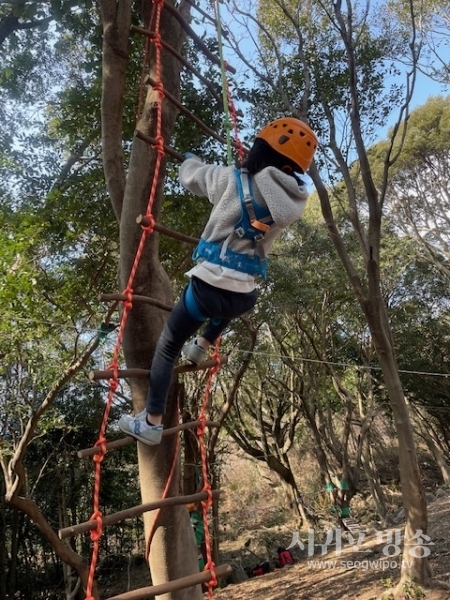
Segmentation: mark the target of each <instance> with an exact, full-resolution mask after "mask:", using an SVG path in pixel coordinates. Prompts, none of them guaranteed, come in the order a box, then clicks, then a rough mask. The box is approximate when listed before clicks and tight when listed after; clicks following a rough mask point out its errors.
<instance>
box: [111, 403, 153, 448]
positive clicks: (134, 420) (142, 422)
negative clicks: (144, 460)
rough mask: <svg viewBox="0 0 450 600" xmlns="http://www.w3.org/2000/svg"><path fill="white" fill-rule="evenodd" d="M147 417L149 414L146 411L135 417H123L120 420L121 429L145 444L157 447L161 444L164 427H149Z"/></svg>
mask: <svg viewBox="0 0 450 600" xmlns="http://www.w3.org/2000/svg"><path fill="white" fill-rule="evenodd" d="M146 417H147V412H146V411H145V410H144V411H143V412H141V413H139V414H138V415H135V416H134V417H132V416H131V415H122V416H121V417H120V419H119V429H120V430H121V431H123V432H124V433H126V434H128V435H131V436H133V437H134V438H136V439H137V440H139V441H140V442H142V443H143V444H147V445H148V446H156V445H157V444H159V443H160V442H161V436H162V432H163V426H162V425H149V424H148V423H147V418H146Z"/></svg>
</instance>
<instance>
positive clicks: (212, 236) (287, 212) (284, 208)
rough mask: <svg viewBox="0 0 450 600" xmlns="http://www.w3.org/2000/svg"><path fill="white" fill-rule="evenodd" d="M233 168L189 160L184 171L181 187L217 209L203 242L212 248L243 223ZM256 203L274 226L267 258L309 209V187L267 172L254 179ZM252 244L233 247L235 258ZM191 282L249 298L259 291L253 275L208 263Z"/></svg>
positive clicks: (267, 242)
mask: <svg viewBox="0 0 450 600" xmlns="http://www.w3.org/2000/svg"><path fill="white" fill-rule="evenodd" d="M234 171H235V169H234V167H223V166H218V165H208V164H205V163H203V162H202V161H201V159H199V158H198V157H192V158H188V159H187V160H185V161H184V162H183V163H182V164H181V167H180V172H179V176H180V181H181V184H182V185H183V187H185V188H186V189H187V190H189V191H190V192H192V193H193V194H195V195H196V196H206V197H207V198H208V199H209V201H210V202H211V204H212V205H213V208H212V211H211V214H210V216H209V219H208V222H207V223H206V226H205V228H204V230H203V233H202V238H203V239H205V240H207V241H209V242H223V241H225V240H226V239H227V238H228V236H230V234H232V233H233V231H234V229H235V227H236V225H237V223H238V222H239V219H240V218H241V212H242V209H241V201H240V197H239V191H238V187H237V183H236V177H235V173H234ZM251 182H252V190H253V197H254V199H255V201H256V202H257V204H259V205H260V206H261V207H263V208H266V207H267V208H268V209H269V211H270V214H271V216H272V219H273V221H274V223H273V225H272V226H271V227H270V230H269V231H268V232H267V233H266V234H265V236H264V239H263V240H262V241H261V242H259V244H261V245H262V247H263V248H262V250H263V253H264V255H266V256H267V254H268V253H269V251H270V249H271V247H272V245H273V243H274V241H275V240H276V239H277V238H278V237H279V236H280V235H281V233H282V231H283V230H284V229H285V228H286V227H288V226H289V225H291V224H292V223H294V222H295V221H296V220H297V219H299V218H300V216H301V214H302V212H303V211H304V209H305V206H306V200H307V197H308V193H307V191H306V186H305V185H304V184H303V185H299V184H298V183H297V181H296V180H295V179H294V177H292V176H291V175H287V174H286V173H283V172H282V171H280V170H279V169H277V168H275V167H266V168H265V169H263V170H262V171H260V172H259V173H256V174H255V175H252V176H251ZM251 245H252V242H251V240H248V239H245V238H242V239H236V240H234V241H233V246H232V248H233V250H234V251H235V252H241V253H248V252H250V251H251ZM187 275H188V276H193V275H195V276H196V277H198V278H199V279H202V280H203V281H206V282H207V283H209V284H210V285H213V286H215V287H219V288H222V289H227V290H230V291H237V292H250V291H252V290H253V289H254V288H255V278H254V276H253V275H249V274H247V273H242V272H240V271H236V270H234V269H230V268H228V267H223V266H220V265H216V264H213V263H210V262H207V261H205V260H200V261H199V263H198V264H197V265H196V266H195V267H194V268H193V269H191V270H190V271H189V272H188V273H187Z"/></svg>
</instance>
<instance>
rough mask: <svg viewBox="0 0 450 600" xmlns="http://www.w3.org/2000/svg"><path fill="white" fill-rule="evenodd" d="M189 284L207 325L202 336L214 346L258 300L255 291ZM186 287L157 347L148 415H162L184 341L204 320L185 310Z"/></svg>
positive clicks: (197, 283) (198, 283)
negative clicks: (233, 320) (232, 321)
mask: <svg viewBox="0 0 450 600" xmlns="http://www.w3.org/2000/svg"><path fill="white" fill-rule="evenodd" d="M189 285H191V286H192V288H191V289H192V292H193V296H194V299H195V302H196V304H197V307H198V309H199V311H200V312H201V314H202V315H204V317H205V319H204V321H206V326H205V328H204V330H203V332H202V333H201V335H202V337H204V338H206V339H207V340H208V342H210V343H211V344H214V343H215V341H216V340H217V338H218V337H219V336H220V335H221V333H222V332H223V331H224V330H225V328H226V327H227V326H228V325H229V323H230V322H231V320H232V319H235V318H237V317H240V316H241V315H243V314H244V313H246V312H247V311H249V310H251V309H252V308H253V307H254V305H255V302H256V299H257V296H258V294H257V292H256V290H254V291H253V292H249V293H239V292H230V291H228V290H222V289H220V288H217V287H214V286H212V285H209V284H208V283H205V282H204V281H202V280H201V279H197V278H196V277H193V278H192V280H191V282H190V283H189ZM187 289H188V286H186V288H185V289H184V291H183V294H182V296H181V298H180V300H179V301H178V303H177V304H176V305H175V306H174V308H173V309H172V312H171V313H170V316H169V318H168V319H167V321H166V324H165V325H164V329H163V330H162V333H161V335H160V337H159V340H158V343H157V344H156V350H155V355H154V357H153V362H152V367H151V370H150V388H149V391H148V396H147V407H146V410H147V412H148V413H151V414H155V415H160V414H164V413H165V409H166V400H167V394H168V392H169V387H170V382H171V380H172V371H173V367H174V365H175V361H176V360H177V357H178V355H179V354H180V352H181V349H182V347H183V345H184V344H185V342H186V341H187V340H188V339H189V338H191V337H192V336H193V335H194V334H195V333H196V331H197V330H198V329H199V328H200V327H201V325H202V323H203V322H204V321H203V320H198V319H197V318H194V317H193V316H192V314H191V313H190V312H189V310H188V308H187V307H186V302H185V297H186V291H187Z"/></svg>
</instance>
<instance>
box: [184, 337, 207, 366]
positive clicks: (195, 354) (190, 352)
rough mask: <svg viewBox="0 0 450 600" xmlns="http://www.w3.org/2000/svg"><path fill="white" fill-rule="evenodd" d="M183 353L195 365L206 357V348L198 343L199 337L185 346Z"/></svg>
mask: <svg viewBox="0 0 450 600" xmlns="http://www.w3.org/2000/svg"><path fill="white" fill-rule="evenodd" d="M183 354H184V356H185V357H186V358H187V359H188V360H190V361H191V362H192V363H194V365H198V364H199V363H201V362H203V361H204V360H205V358H206V350H205V349H204V348H202V346H200V345H199V344H197V338H194V339H193V340H191V341H190V342H187V343H186V344H185V345H184V346H183Z"/></svg>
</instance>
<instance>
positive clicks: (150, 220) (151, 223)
mask: <svg viewBox="0 0 450 600" xmlns="http://www.w3.org/2000/svg"><path fill="white" fill-rule="evenodd" d="M145 222H146V223H147V225H143V226H142V229H143V230H144V232H145V233H146V234H147V235H149V234H150V233H152V232H153V229H154V227H155V223H156V221H155V217H154V216H153V215H152V214H151V213H147V214H146V215H145Z"/></svg>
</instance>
